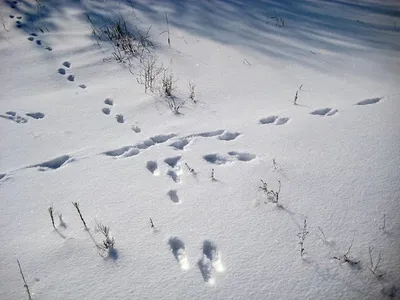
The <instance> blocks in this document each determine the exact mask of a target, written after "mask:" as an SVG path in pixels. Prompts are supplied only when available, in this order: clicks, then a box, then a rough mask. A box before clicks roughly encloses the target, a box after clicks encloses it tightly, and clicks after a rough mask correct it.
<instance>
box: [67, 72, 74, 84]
mask: <svg viewBox="0 0 400 300" xmlns="http://www.w3.org/2000/svg"><path fill="white" fill-rule="evenodd" d="M67 79H68V80H69V81H71V82H72V81H75V76H74V75H72V74H71V75H68V77H67Z"/></svg>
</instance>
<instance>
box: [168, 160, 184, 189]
mask: <svg viewBox="0 0 400 300" xmlns="http://www.w3.org/2000/svg"><path fill="white" fill-rule="evenodd" d="M181 158H182V157H181V156H174V157H169V158H166V159H165V160H164V162H165V163H166V164H167V165H168V166H169V167H170V168H171V169H169V170H168V171H167V175H168V176H169V177H171V178H172V180H173V181H174V182H176V183H178V182H180V175H181V174H182V167H181V163H180V160H181Z"/></svg>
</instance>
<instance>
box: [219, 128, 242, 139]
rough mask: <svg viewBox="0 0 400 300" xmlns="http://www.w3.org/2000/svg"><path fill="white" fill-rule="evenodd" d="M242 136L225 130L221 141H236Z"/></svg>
mask: <svg viewBox="0 0 400 300" xmlns="http://www.w3.org/2000/svg"><path fill="white" fill-rule="evenodd" d="M239 135H240V133H239V132H233V131H229V130H225V131H224V132H223V133H222V134H221V135H220V136H219V137H218V139H219V140H222V141H232V140H234V139H236V138H237V137H238V136H239Z"/></svg>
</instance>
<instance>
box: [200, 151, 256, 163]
mask: <svg viewBox="0 0 400 300" xmlns="http://www.w3.org/2000/svg"><path fill="white" fill-rule="evenodd" d="M228 155H229V156H227V155H222V154H218V153H212V154H207V155H204V156H203V159H204V160H205V161H207V162H209V163H211V164H214V165H224V164H226V163H229V162H232V161H234V160H238V161H245V162H246V161H251V160H253V159H255V158H256V155H255V154H251V153H248V152H237V151H229V152H228Z"/></svg>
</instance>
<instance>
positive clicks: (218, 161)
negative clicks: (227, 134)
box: [203, 153, 229, 165]
mask: <svg viewBox="0 0 400 300" xmlns="http://www.w3.org/2000/svg"><path fill="white" fill-rule="evenodd" d="M203 158H204V159H205V160H206V161H207V162H209V163H212V164H215V165H224V164H226V163H227V162H229V160H228V159H227V158H225V157H224V156H222V155H220V154H217V153H212V154H207V155H204V156H203Z"/></svg>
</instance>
